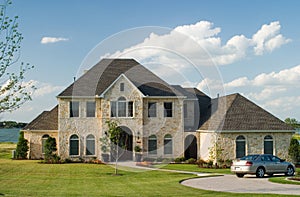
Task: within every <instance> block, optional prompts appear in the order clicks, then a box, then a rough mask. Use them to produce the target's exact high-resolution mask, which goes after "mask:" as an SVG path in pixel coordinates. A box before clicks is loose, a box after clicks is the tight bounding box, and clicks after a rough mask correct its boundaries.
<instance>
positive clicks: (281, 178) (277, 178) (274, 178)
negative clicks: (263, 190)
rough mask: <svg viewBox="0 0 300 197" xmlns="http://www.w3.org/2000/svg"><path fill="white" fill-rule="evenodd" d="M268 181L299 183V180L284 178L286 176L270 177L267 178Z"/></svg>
mask: <svg viewBox="0 0 300 197" xmlns="http://www.w3.org/2000/svg"><path fill="white" fill-rule="evenodd" d="M269 181H271V182H273V183H281V184H293V185H300V181H290V180H286V177H272V178H270V179H269Z"/></svg>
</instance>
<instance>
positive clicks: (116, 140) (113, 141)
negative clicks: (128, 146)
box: [100, 120, 124, 175]
mask: <svg viewBox="0 0 300 197" xmlns="http://www.w3.org/2000/svg"><path fill="white" fill-rule="evenodd" d="M106 124H107V126H108V130H107V131H106V132H105V136H104V137H103V138H100V141H101V142H102V143H103V142H105V144H103V145H104V146H102V149H103V148H104V149H105V150H107V146H108V147H109V148H110V151H111V155H112V157H114V159H115V161H116V162H115V174H116V175H117V174H118V160H119V158H120V156H121V155H122V154H123V153H124V149H123V148H124V147H120V139H121V134H122V129H121V128H120V127H119V126H118V123H117V122H116V121H110V120H109V121H106ZM107 138H108V139H109V140H107Z"/></svg>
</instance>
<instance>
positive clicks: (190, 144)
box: [184, 134, 197, 159]
mask: <svg viewBox="0 0 300 197" xmlns="http://www.w3.org/2000/svg"><path fill="white" fill-rule="evenodd" d="M184 150H185V151H184V157H185V158H186V159H190V158H194V159H197V138H196V137H195V136H194V135H192V134H190V135H188V136H186V137H185V140H184Z"/></svg>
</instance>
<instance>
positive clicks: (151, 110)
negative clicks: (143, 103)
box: [148, 102, 156, 117]
mask: <svg viewBox="0 0 300 197" xmlns="http://www.w3.org/2000/svg"><path fill="white" fill-rule="evenodd" d="M148 117H156V103H155V102H149V103H148Z"/></svg>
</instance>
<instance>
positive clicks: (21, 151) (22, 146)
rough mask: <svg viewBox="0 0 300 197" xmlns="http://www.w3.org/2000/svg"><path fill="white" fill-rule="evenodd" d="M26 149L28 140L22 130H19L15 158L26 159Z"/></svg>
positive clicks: (27, 148)
mask: <svg viewBox="0 0 300 197" xmlns="http://www.w3.org/2000/svg"><path fill="white" fill-rule="evenodd" d="M28 150H29V147H28V140H26V139H25V138H24V132H20V136H19V141H18V144H17V148H16V158H17V159H26V158H27V152H28Z"/></svg>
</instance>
